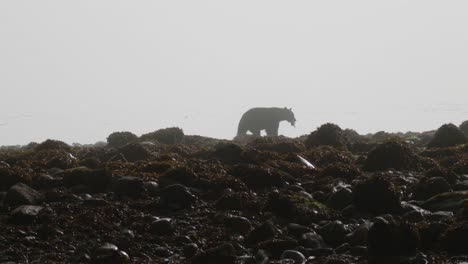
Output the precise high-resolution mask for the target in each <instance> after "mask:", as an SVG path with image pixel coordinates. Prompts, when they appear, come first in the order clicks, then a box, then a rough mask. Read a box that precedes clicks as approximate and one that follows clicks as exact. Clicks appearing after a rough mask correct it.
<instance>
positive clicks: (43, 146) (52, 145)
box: [34, 139, 71, 151]
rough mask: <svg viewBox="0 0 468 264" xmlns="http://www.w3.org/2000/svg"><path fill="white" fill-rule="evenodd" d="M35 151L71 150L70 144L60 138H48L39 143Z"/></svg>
mask: <svg viewBox="0 0 468 264" xmlns="http://www.w3.org/2000/svg"><path fill="white" fill-rule="evenodd" d="M34 150H35V151H43V150H64V151H70V150H71V148H70V145H68V144H67V143H65V142H63V141H60V140H53V139H47V140H46V141H44V142H42V143H40V144H38V145H37V146H36V147H35V148H34Z"/></svg>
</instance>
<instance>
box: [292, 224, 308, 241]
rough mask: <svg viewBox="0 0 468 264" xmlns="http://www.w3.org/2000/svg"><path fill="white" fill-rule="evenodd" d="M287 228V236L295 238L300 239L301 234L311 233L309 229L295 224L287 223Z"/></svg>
mask: <svg viewBox="0 0 468 264" xmlns="http://www.w3.org/2000/svg"><path fill="white" fill-rule="evenodd" d="M287 228H288V234H290V235H292V236H294V237H297V238H299V237H301V235H302V234H304V233H307V232H310V231H311V230H310V228H308V227H306V226H303V225H299V224H296V223H289V224H288V225H287Z"/></svg>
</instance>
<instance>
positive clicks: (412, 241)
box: [367, 221, 419, 263]
mask: <svg viewBox="0 0 468 264" xmlns="http://www.w3.org/2000/svg"><path fill="white" fill-rule="evenodd" d="M418 246H419V234H418V232H417V231H416V229H415V228H414V227H413V226H411V225H409V224H406V223H397V222H386V221H377V222H376V223H374V224H373V225H372V226H371V228H370V230H369V235H368V240H367V248H368V253H369V263H398V262H396V260H397V259H405V258H407V259H409V258H410V257H412V256H414V255H415V254H416V250H417V248H418ZM389 256H393V257H391V258H390V257H389Z"/></svg>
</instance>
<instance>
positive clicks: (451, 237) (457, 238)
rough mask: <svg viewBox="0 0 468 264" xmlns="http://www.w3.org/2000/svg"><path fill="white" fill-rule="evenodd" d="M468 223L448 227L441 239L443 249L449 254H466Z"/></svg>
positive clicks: (467, 250) (467, 247)
mask: <svg viewBox="0 0 468 264" xmlns="http://www.w3.org/2000/svg"><path fill="white" fill-rule="evenodd" d="M467 238H468V223H466V222H463V223H457V224H455V225H453V226H450V227H449V228H448V229H447V230H446V232H445V234H444V235H443V237H442V243H443V248H444V249H445V250H446V251H447V252H449V253H451V254H467V253H468V239H467Z"/></svg>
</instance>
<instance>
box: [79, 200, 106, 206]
mask: <svg viewBox="0 0 468 264" xmlns="http://www.w3.org/2000/svg"><path fill="white" fill-rule="evenodd" d="M83 205H84V206H89V207H103V206H107V205H109V202H107V201H106V200H104V199H102V198H88V199H84V200H83Z"/></svg>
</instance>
